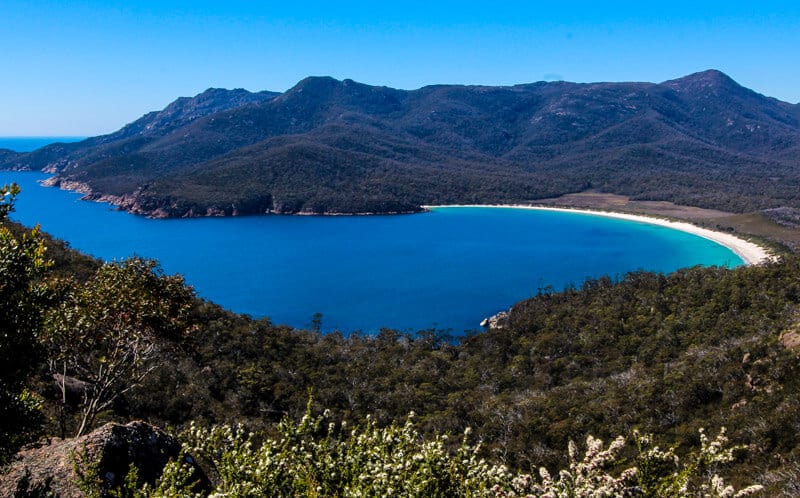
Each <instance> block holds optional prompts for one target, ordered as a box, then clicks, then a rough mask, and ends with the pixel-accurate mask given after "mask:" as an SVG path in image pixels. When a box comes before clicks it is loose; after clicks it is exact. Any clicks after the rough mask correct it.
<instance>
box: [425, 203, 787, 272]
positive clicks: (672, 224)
mask: <svg viewBox="0 0 800 498" xmlns="http://www.w3.org/2000/svg"><path fill="white" fill-rule="evenodd" d="M422 207H423V208H425V209H433V208H438V207H442V208H445V207H480V208H515V209H533V210H539V211H560V212H564V213H580V214H588V215H593V216H604V217H606V218H617V219H621V220H628V221H637V222H640V223H650V224H651V225H658V226H663V227H667V228H672V229H674V230H680V231H682V232H687V233H691V234H693V235H697V236H699V237H703V238H705V239H708V240H711V241H714V242H716V243H717V244H720V245H722V246H725V247H727V248H728V249H730V250H731V251H733V252H734V253H735V254H736V255H737V256H739V257H740V258H742V261H744V263H745V264H746V265H757V264H761V263H766V262H769V261H774V260H775V259H776V258H775V256H774V255H772V254H770V252H769V251H767V250H766V249H765V248H763V247H761V246H759V245H758V244H754V243H753V242H750V241H748V240H744V239H742V238H740V237H737V236H735V235H731V234H729V233H723V232H717V231H714V230H709V229H707V228H701V227H698V226H696V225H692V224H691V223H688V222H685V221H672V220H667V219H664V218H657V217H654V216H644V215H638V214H628V213H616V212H613V211H595V210H591V209H572V208H557V207H547V206H525V205H513V204H509V205H483V204H450V205H443V206H422Z"/></svg>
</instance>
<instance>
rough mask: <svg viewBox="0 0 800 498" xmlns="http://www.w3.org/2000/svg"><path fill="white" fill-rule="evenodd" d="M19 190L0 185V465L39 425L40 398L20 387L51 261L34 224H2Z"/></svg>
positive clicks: (29, 368)
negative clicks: (24, 228) (20, 228)
mask: <svg viewBox="0 0 800 498" xmlns="http://www.w3.org/2000/svg"><path fill="white" fill-rule="evenodd" d="M18 193H19V187H17V186H16V185H10V186H8V185H6V186H4V187H2V188H0V464H2V463H4V462H5V460H6V458H7V457H8V456H9V454H10V453H11V452H13V451H14V450H15V449H16V448H17V447H18V446H19V445H20V444H22V443H24V442H25V441H26V440H27V439H29V438H30V437H31V436H32V434H35V432H36V429H37V428H38V426H40V425H41V416H40V414H39V400H38V398H37V396H36V395H34V394H32V393H31V392H29V391H27V390H26V389H25V385H26V382H27V380H28V378H29V376H30V374H31V373H32V372H33V371H34V368H35V367H36V365H37V363H38V361H39V358H40V348H39V343H38V337H37V334H38V333H39V328H40V325H41V310H42V307H43V305H44V303H45V302H46V301H47V299H48V292H47V289H46V287H45V286H43V285H41V284H40V283H39V282H38V281H37V278H38V277H39V276H41V275H42V273H43V272H44V271H45V270H46V269H47V267H48V266H49V264H50V263H49V261H48V260H47V259H46V258H45V247H44V244H43V242H42V238H41V236H40V232H39V229H38V228H35V229H33V230H31V231H30V232H27V233H23V234H22V235H20V236H15V235H14V234H13V233H12V232H11V231H10V230H9V229H8V228H7V227H6V226H5V223H6V220H5V217H6V215H7V214H8V213H9V212H10V211H11V210H12V209H13V203H14V197H15V196H16V195H17V194H18Z"/></svg>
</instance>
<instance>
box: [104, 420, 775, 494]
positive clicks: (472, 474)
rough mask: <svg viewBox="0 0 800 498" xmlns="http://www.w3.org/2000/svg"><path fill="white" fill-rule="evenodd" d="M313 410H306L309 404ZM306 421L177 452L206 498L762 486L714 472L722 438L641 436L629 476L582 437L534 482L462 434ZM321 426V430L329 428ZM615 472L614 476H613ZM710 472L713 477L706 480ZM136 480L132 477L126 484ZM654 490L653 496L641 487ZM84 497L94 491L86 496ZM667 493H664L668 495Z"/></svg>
mask: <svg viewBox="0 0 800 498" xmlns="http://www.w3.org/2000/svg"><path fill="white" fill-rule="evenodd" d="M309 410H310V405H309ZM326 416H327V414H323V415H321V416H318V417H312V416H311V414H310V412H307V413H306V414H305V415H304V416H303V417H302V419H301V420H300V422H299V423H298V422H294V421H292V420H290V419H288V418H287V419H284V420H283V421H281V423H280V424H279V426H278V428H277V435H276V436H274V437H272V436H269V435H265V434H260V435H256V434H253V433H248V432H247V431H246V430H245V429H243V428H242V427H234V426H216V427H211V428H204V427H201V426H198V425H195V424H192V425H191V426H190V427H189V428H188V429H187V430H186V431H185V432H184V433H183V436H182V437H183V439H184V440H185V443H184V451H186V452H187V454H193V455H196V456H198V457H199V458H200V460H201V461H202V462H204V463H205V464H206V465H208V466H209V467H210V468H211V469H212V470H213V473H214V476H215V481H216V482H215V488H214V489H213V490H212V491H211V493H210V495H211V496H226V497H231V498H233V497H260V496H276V497H278V496H340V497H364V496H370V497H372V496H392V497H395V496H397V497H418V496H419V497H422V496H424V497H451V496H452V497H455V496H493V497H504V498H510V497H515V496H536V497H552V498H556V497H564V498H566V497H578V496H584V497H601V496H619V497H622V496H630V497H636V496H641V497H687V496H705V497H719V498H723V497H725V498H729V497H734V496H736V497H744V496H751V495H754V494H757V493H758V492H759V491H761V487H760V486H755V485H754V486H748V487H746V488H744V489H742V490H740V491H739V492H736V490H735V489H734V488H733V487H732V486H727V485H725V483H724V481H723V480H722V478H720V477H719V474H718V473H717V471H718V466H720V465H723V464H727V463H729V462H730V461H732V459H733V457H732V454H733V451H734V450H736V449H737V448H730V447H727V446H726V439H725V437H724V434H723V433H720V434H719V435H718V436H717V438H715V439H714V440H713V441H710V442H709V441H708V440H707V439H703V441H702V446H701V448H700V449H699V450H696V451H693V452H692V453H690V454H689V455H687V456H686V457H685V459H684V460H685V461H686V462H688V463H686V464H682V463H681V459H680V458H679V457H678V456H677V455H675V453H674V450H673V449H669V450H667V451H666V452H664V451H661V450H659V449H658V448H657V447H651V446H650V441H651V436H647V437H643V436H638V441H639V451H638V453H637V454H636V456H635V457H634V461H635V462H636V464H637V465H638V467H626V465H625V463H626V459H625V458H624V457H623V456H622V451H623V449H625V447H626V442H625V439H624V438H623V437H617V438H616V439H615V440H614V441H613V442H612V443H611V444H610V445H609V446H608V447H605V446H604V445H603V442H602V441H600V440H599V439H596V438H593V437H591V436H589V437H588V438H587V440H586V448H585V453H584V454H583V455H579V454H578V448H577V445H575V444H574V443H573V442H570V443H569V466H568V468H567V469H563V470H561V471H559V472H558V473H557V474H556V475H555V476H552V475H551V474H550V472H548V471H547V470H546V469H545V468H540V469H539V478H538V479H536V478H534V477H533V476H531V475H529V474H515V473H513V472H510V471H509V470H508V469H507V468H506V467H505V466H504V465H497V464H490V463H488V462H487V461H486V460H484V459H482V458H481V457H480V443H478V444H471V443H470V442H469V436H470V431H469V430H467V431H465V433H464V436H463V438H462V440H461V443H460V445H457V447H456V448H455V449H449V448H451V447H452V446H453V445H451V444H449V441H448V438H447V436H446V435H436V436H434V437H432V438H431V437H427V438H426V437H425V436H423V435H422V434H421V433H420V432H419V430H418V429H417V427H416V426H415V423H414V422H413V414H412V415H410V416H409V417H408V418H407V419H406V422H405V423H404V424H402V425H396V424H391V425H389V426H387V427H382V428H381V427H378V426H377V424H376V423H375V421H374V420H373V419H370V418H367V419H366V421H365V423H364V425H362V426H356V427H354V428H352V429H350V428H349V427H348V426H347V425H346V424H342V425H340V426H338V427H337V426H336V424H334V423H332V422H330V421H328V420H327V419H326ZM326 422H327V423H326ZM615 468H616V469H622V470H614V469H615ZM709 470H713V473H711V472H709ZM190 474H191V471H190V468H189V467H188V465H187V464H186V463H185V462H184V459H183V458H181V459H179V460H177V461H173V462H171V463H170V464H168V465H167V467H166V468H165V469H164V473H163V474H162V476H161V477H160V478H159V479H158V480H157V481H156V483H154V484H145V485H143V486H141V485H138V484H137V481H136V473H135V469H132V471H131V473H130V474H129V478H128V479H127V480H126V483H125V484H124V485H123V486H122V487H121V488H120V489H117V490H114V492H113V494H114V496H130V497H140V496H141V497H144V496H153V497H174V496H200V495H199V494H196V493H195V492H193V491H192V490H191V482H190V480H188V477H189V476H190ZM131 476H133V477H131ZM652 482H657V483H659V487H658V489H657V490H656V489H654V488H652V486H650V487H648V486H649V484H650V483H652ZM89 491H90V492H91V489H89ZM665 491H667V492H665Z"/></svg>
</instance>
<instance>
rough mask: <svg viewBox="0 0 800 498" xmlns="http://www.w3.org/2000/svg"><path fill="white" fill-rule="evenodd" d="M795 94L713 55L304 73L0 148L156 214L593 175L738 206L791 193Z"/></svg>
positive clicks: (284, 206)
mask: <svg viewBox="0 0 800 498" xmlns="http://www.w3.org/2000/svg"><path fill="white" fill-rule="evenodd" d="M799 152H800V105H794V104H788V103H785V102H781V101H778V100H775V99H772V98H768V97H765V96H763V95H760V94H757V93H755V92H753V91H751V90H748V89H746V88H744V87H742V86H740V85H738V84H737V83H736V82H735V81H733V80H732V79H730V78H729V77H728V76H726V75H725V74H723V73H720V72H718V71H714V70H710V71H705V72H701V73H696V74H692V75H689V76H686V77H683V78H679V79H676V80H671V81H666V82H663V83H660V84H654V83H592V84H576V83H567V82H551V83H546V82H539V83H533V84H526V85H516V86H511V87H481V86H457V85H437V86H429V87H424V88H421V89H418V90H412V91H405V90H396V89H392V88H386V87H375V86H368V85H364V84H361V83H356V82H353V81H351V80H344V81H338V80H335V79H332V78H327V77H311V78H306V79H304V80H303V81H301V82H299V83H298V84H297V85H296V86H295V87H293V88H292V89H290V90H288V91H287V92H285V93H283V94H280V95H277V96H276V94H272V93H268V92H262V93H259V94H250V93H248V92H245V91H243V90H238V91H230V92H228V91H224V90H213V91H212V90H209V91H207V92H205V93H203V94H200V95H198V96H196V97H194V98H191V99H179V100H178V101H176V102H175V103H173V104H171V105H170V106H168V107H167V108H166V109H164V110H163V111H161V112H157V113H150V114H148V115H146V116H144V117H143V118H141V119H140V120H138V121H136V122H134V123H131V124H130V125H128V126H126V127H124V128H123V129H121V130H120V131H118V132H116V133H113V134H111V135H106V136H102V137H94V138H90V139H88V140H85V141H83V142H80V143H78V144H57V145H52V146H48V147H45V148H43V149H40V150H38V151H35V152H32V153H29V154H18V155H13V156H11V157H10V158H9V157H5V158H4V157H3V156H2V155H0V167H5V168H31V169H45V170H47V171H52V172H54V173H57V176H56V177H55V178H54V179H53V181H52V183H53V184H61V185H62V186H65V187H70V188H78V189H81V190H83V191H85V192H86V193H87V194H88V196H89V197H90V198H104V199H106V200H110V201H112V202H114V203H116V204H118V205H120V206H122V207H123V208H125V209H128V210H131V211H133V212H139V213H144V214H150V215H156V216H197V215H220V214H222V215H235V214H251V213H264V212H280V213H297V212H314V213H330V212H342V213H358V212H400V211H415V210H418V209H419V206H420V205H424V204H442V203H475V202H480V203H500V202H527V201H533V200H536V199H541V198H546V197H554V196H558V195H561V194H565V193H571V192H579V191H584V190H587V189H594V190H599V191H604V192H610V193H617V194H623V195H628V196H631V197H633V198H634V199H642V200H645V199H646V200H668V201H673V202H676V203H680V204H685V205H694V206H701V207H710V208H717V209H723V210H727V211H734V212H747V211H754V210H759V209H768V208H778V207H794V208H797V207H800V196H798V192H799V191H800V190H798V188H797V186H798V183H799V182H800V159H798V158H800V155H798V153H799Z"/></svg>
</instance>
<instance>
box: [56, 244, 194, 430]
mask: <svg viewBox="0 0 800 498" xmlns="http://www.w3.org/2000/svg"><path fill="white" fill-rule="evenodd" d="M65 293H66V295H65V296H64V298H63V299H62V301H61V302H60V303H59V305H58V306H56V307H54V308H53V309H52V310H50V311H49V313H48V315H47V321H46V328H47V335H46V341H47V344H48V346H49V351H50V368H51V371H52V373H54V374H58V375H60V377H59V379H60V387H61V392H62V400H65V399H66V390H67V381H68V377H70V376H71V377H74V378H77V379H78V380H79V381H80V382H82V383H84V384H83V386H84V387H83V388H82V393H81V394H82V397H83V400H82V403H81V404H82V412H83V417H82V419H81V422H80V424H79V425H78V428H77V434H76V435H77V436H80V435H81V434H83V433H84V432H86V431H87V430H89V429H91V427H92V425H93V423H94V420H95V418H96V416H97V415H98V413H100V412H102V411H103V410H105V409H107V408H109V407H110V406H112V404H113V403H114V401H115V400H116V399H117V398H119V397H120V396H122V395H124V394H125V393H126V392H128V391H129V390H131V389H132V388H134V387H136V386H138V385H139V384H140V383H141V381H142V380H143V379H144V378H145V377H146V376H147V375H148V374H149V373H150V372H151V371H152V370H153V369H154V368H155V367H156V363H155V359H156V349H157V348H158V338H159V337H161V338H175V337H177V336H180V335H181V334H182V333H184V332H185V331H186V330H187V324H186V317H187V313H188V311H189V309H190V308H191V306H192V305H193V303H194V295H193V293H192V291H191V289H190V288H188V287H186V285H185V284H184V281H183V278H181V277H177V276H165V275H164V274H163V272H161V270H160V268H159V267H158V265H157V264H156V263H155V262H154V261H149V260H144V259H140V258H132V259H128V260H125V261H122V262H120V263H110V264H106V265H103V266H102V267H101V268H100V269H99V270H98V271H97V272H96V274H95V275H94V276H93V277H92V278H90V279H89V280H88V281H87V282H86V283H85V284H83V285H80V286H78V285H72V286H70V287H68V288H67V289H66V291H65Z"/></svg>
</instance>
